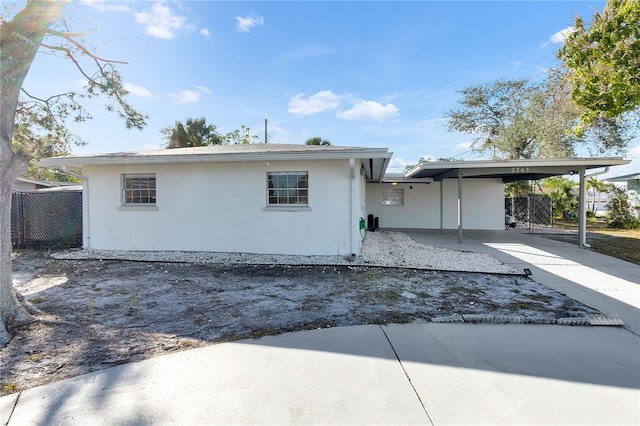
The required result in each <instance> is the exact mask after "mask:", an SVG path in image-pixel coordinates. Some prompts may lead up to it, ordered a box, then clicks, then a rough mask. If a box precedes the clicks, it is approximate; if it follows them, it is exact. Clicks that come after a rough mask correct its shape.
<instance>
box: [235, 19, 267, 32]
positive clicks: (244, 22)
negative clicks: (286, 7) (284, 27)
mask: <svg viewBox="0 0 640 426" xmlns="http://www.w3.org/2000/svg"><path fill="white" fill-rule="evenodd" d="M236 21H237V24H236V29H237V30H238V31H240V32H243V33H248V32H250V31H251V28H253V27H256V26H258V25H262V24H264V17H262V16H255V15H247V16H236Z"/></svg>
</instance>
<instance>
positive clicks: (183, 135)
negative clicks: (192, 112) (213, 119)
mask: <svg viewBox="0 0 640 426" xmlns="http://www.w3.org/2000/svg"><path fill="white" fill-rule="evenodd" d="M160 132H161V133H162V134H163V135H165V137H166V138H167V148H187V147H193V146H207V145H222V144H224V143H225V140H224V138H223V137H222V136H220V135H219V134H218V133H217V132H216V126H214V125H213V124H207V120H206V119H205V118H204V117H201V118H187V120H186V122H185V123H184V124H183V123H182V122H180V121H176V123H175V125H174V126H173V127H165V128H163V129H162V130H161V131H160Z"/></svg>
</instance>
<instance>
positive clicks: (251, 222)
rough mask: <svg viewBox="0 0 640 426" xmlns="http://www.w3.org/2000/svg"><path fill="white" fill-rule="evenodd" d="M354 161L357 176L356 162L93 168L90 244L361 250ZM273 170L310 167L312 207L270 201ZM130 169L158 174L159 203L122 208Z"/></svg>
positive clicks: (322, 252)
mask: <svg viewBox="0 0 640 426" xmlns="http://www.w3.org/2000/svg"><path fill="white" fill-rule="evenodd" d="M354 166H355V176H354V178H353V179H352V178H351V176H350V167H349V160H333V161H270V162H258V161H256V162H242V163H239V162H218V163H173V164H147V165H140V164H137V165H112V166H87V167H85V168H84V169H83V174H84V175H85V176H86V177H87V178H88V182H85V192H86V195H87V199H86V208H87V210H86V213H87V214H85V218H84V220H85V223H84V225H85V229H87V230H88V231H89V232H88V234H86V235H87V236H88V238H89V239H88V241H87V240H85V247H90V248H94V249H107V250H183V251H220V252H247V253H272V254H300V255H312V254H316V255H336V254H338V255H347V254H350V253H352V252H355V253H359V250H360V240H359V238H355V239H354V238H353V237H354V236H357V235H359V231H358V223H357V222H356V223H350V222H352V221H351V220H350V218H352V217H354V216H357V215H359V213H360V210H361V208H360V207H361V203H362V202H361V198H362V197H363V196H364V194H363V193H362V191H358V190H357V189H358V188H362V184H361V179H362V178H361V177H360V174H359V173H358V170H359V169H360V163H359V161H358V160H356V161H355V165H354ZM268 171H274V172H275V171H308V172H309V208H306V209H305V208H302V209H298V210H295V209H291V208H290V209H286V208H280V209H274V208H268V207H266V203H267V195H266V192H267V191H266V187H267V182H266V181H267V177H266V173H267V172H268ZM123 173H155V174H156V191H157V203H156V206H157V209H131V208H121V207H120V206H121V204H122V201H121V180H122V177H121V176H122V174H123ZM354 182H355V184H354ZM353 200H355V201H356V202H357V203H355V204H352V202H353ZM352 244H353V247H352Z"/></svg>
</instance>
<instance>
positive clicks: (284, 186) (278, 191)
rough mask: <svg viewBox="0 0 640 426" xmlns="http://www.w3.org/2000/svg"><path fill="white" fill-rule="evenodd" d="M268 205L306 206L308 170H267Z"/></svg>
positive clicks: (307, 201)
mask: <svg viewBox="0 0 640 426" xmlns="http://www.w3.org/2000/svg"><path fill="white" fill-rule="evenodd" d="M267 205H268V206H308V205H309V172H268V173H267Z"/></svg>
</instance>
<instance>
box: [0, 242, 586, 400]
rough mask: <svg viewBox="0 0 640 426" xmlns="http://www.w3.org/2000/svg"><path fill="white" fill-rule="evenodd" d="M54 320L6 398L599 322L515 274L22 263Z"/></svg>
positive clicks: (22, 330) (26, 287)
mask: <svg viewBox="0 0 640 426" xmlns="http://www.w3.org/2000/svg"><path fill="white" fill-rule="evenodd" d="M13 262H14V282H15V286H16V288H17V289H18V291H19V292H21V293H22V294H23V295H24V296H25V298H26V299H27V300H29V301H30V302H31V303H32V304H33V305H34V306H36V307H37V308H39V309H40V310H41V311H42V312H43V314H42V315H40V316H39V317H38V319H39V321H38V322H35V323H33V324H29V325H25V326H21V327H17V328H16V329H15V330H13V331H14V332H15V333H16V337H15V338H14V339H13V340H12V341H11V342H10V343H9V345H8V346H7V347H5V348H3V349H2V350H1V351H0V360H1V362H0V392H1V394H8V393H13V392H18V391H20V390H23V389H26V388H30V387H34V386H38V385H41V384H45V383H49V382H53V381H57V380H61V379H64V378H68V377H73V376H76V375H80V374H83V373H88V372H91V371H96V370H100V369H104V368H107V367H110V366H113V365H117V364H123V363H128V362H133V361H138V360H142V359H145V358H149V357H153V356H156V355H159V354H164V353H168V352H172V351H179V350H184V349H188V348H194V347H198V346H202V345H206V344H212V343H219V342H227V341H232V340H237V339H244V338H259V337H261V336H265V335H269V334H278V333H283V332H288V331H296V330H304V329H315V328H324V327H339V326H348V325H358V324H382V323H398V322H411V321H431V320H433V319H434V318H438V317H445V316H449V315H453V314H462V315H464V314H492V315H517V316H520V317H528V318H536V319H541V320H554V319H559V318H567V317H573V318H577V317H586V316H588V315H591V314H596V313H598V311H597V310H595V309H592V308H590V307H587V306H585V305H583V304H581V303H579V302H577V301H575V300H573V299H571V298H569V297H567V296H564V295H562V294H560V293H558V292H555V291H553V290H550V289H548V288H547V287H544V286H542V285H540V284H538V283H536V282H535V281H533V280H530V279H527V278H524V277H521V276H514V275H491V274H478V273H454V272H434V271H423V270H415V269H401V268H380V267H362V266H351V267H350V266H287V265H270V266H264V265H260V266H257V265H216V264H204V265H203V264H186V263H153V262H131V261H98V260H54V259H51V258H49V257H48V256H47V255H46V253H44V252H36V251H25V252H21V253H16V254H15V257H14V261H13Z"/></svg>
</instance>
